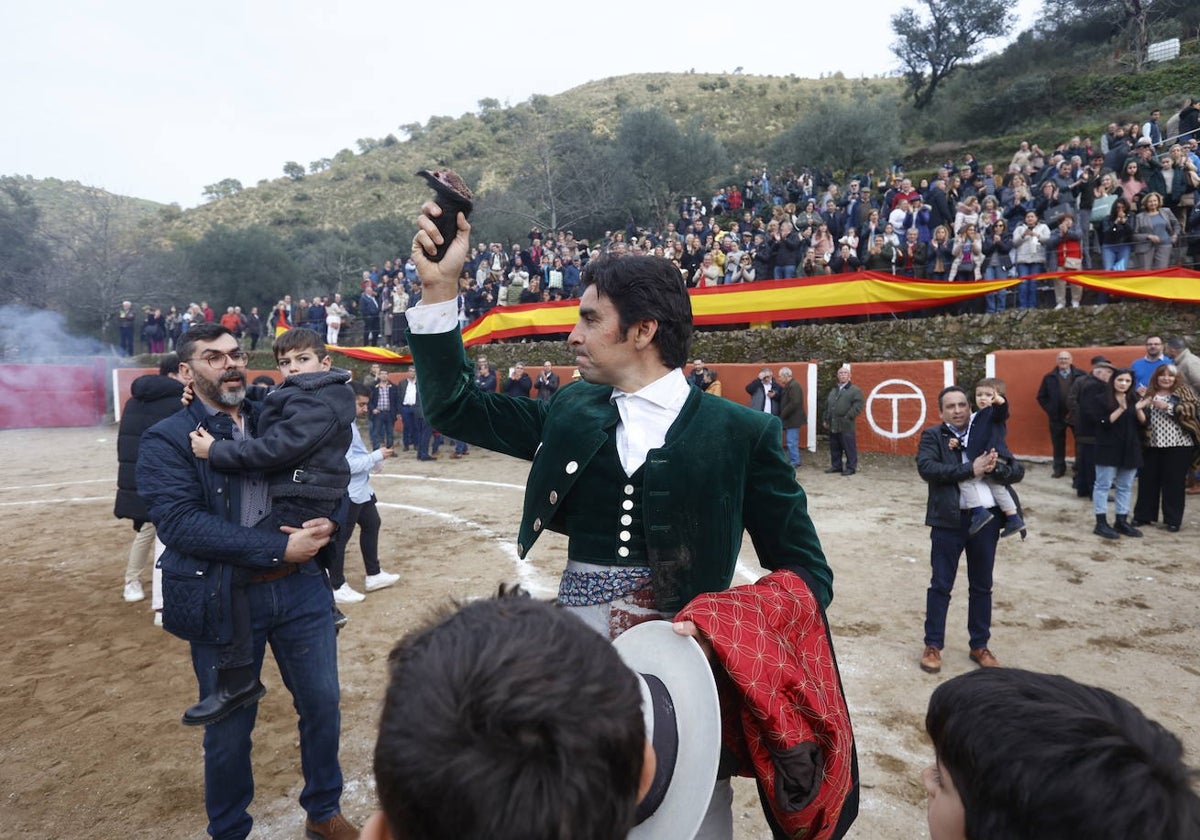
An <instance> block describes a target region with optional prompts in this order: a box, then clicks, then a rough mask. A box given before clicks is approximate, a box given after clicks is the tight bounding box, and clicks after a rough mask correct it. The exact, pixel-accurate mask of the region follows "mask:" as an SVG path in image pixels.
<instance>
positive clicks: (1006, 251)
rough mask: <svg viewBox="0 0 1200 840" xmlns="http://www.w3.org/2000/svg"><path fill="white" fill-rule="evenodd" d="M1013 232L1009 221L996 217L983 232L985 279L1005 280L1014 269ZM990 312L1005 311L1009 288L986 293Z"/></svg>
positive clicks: (985, 297)
mask: <svg viewBox="0 0 1200 840" xmlns="http://www.w3.org/2000/svg"><path fill="white" fill-rule="evenodd" d="M1012 249H1013V239H1012V234H1011V233H1009V232H1008V222H1006V221H1005V220H1004V219H996V221H995V222H994V223H993V224H992V226H991V227H990V228H988V229H987V230H985V231H984V233H983V279H984V280H1004V279H1006V278H1007V277H1008V275H1009V272H1010V271H1012V267H1013V263H1012ZM984 300H985V302H986V306H987V311H988V312H1003V311H1004V310H1005V308H1006V307H1007V306H1008V289H1000V290H999V291H995V292H988V293H987V294H986V295H984Z"/></svg>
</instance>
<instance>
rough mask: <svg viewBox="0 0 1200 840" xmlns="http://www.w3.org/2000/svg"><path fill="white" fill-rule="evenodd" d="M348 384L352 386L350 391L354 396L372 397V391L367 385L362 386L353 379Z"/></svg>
mask: <svg viewBox="0 0 1200 840" xmlns="http://www.w3.org/2000/svg"><path fill="white" fill-rule="evenodd" d="M347 384H348V385H349V386H350V390H351V391H353V392H354V396H356V397H369V396H371V389H370V388H368V387H367V386H366V385H364V384H362V383H361V382H359V381H358V380H357V379H351V380H350V381H349V382H348V383H347Z"/></svg>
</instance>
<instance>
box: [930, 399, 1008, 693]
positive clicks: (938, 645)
mask: <svg viewBox="0 0 1200 840" xmlns="http://www.w3.org/2000/svg"><path fill="white" fill-rule="evenodd" d="M938 410H939V411H940V412H941V416H942V422H941V423H939V424H938V425H936V426H931V427H930V428H928V429H926V430H925V431H923V432H922V433H921V442H920V443H919V444H918V446H917V472H918V473H920V475H921V478H922V479H924V480H925V482H926V484H927V485H928V489H929V497H928V502H927V504H926V508H925V524H926V525H928V526H929V540H930V553H929V560H930V565H931V567H932V570H933V573H932V576H931V578H930V581H929V589H928V591H927V592H926V595H925V650H924V652H923V653H922V654H921V660H920V662H921V670H923V671H925V672H927V673H930V674H936V673H937V672H938V671H940V670H941V669H942V648H943V647H944V646H945V643H946V611H947V610H948V609H949V607H950V592H951V590H952V589H953V588H954V578H955V576H956V574H957V572H958V563H959V558H961V557H962V554H963V552H964V551H965V552H966V554H967V582H968V588H967V632H968V633H969V634H970V658H971V661H972V662H975V663H976V664H978V665H980V666H981V667H984V668H992V667H996V666H998V665H999V664H1000V663H999V662H997V661H996V657H995V656H994V655H992V652H991V651H990V650H989V649H988V642H989V640H990V639H991V633H992V567H993V566H994V565H995V563H996V543H997V542H999V540H1000V523H1001V521H1002V520H1003V517H1002V516H1001V515H1000V510H999V508H995V510H994V511H993V513H994V516H993V518H992V520H991V521H990V522H989V523H988V524H987V525H985V526H984V527H983V528H982V529H980V530H979V531H978V532H977V533H976V534H975V535H974V536H972V535H971V534H970V527H971V509H970V508H969V507H964V504H965V502H964V501H963V499H962V498H961V495H960V492H959V488H958V485H959V482H961V481H964V480H966V479H969V478H971V477H972V476H974V477H976V478H978V477H980V476H983V475H984V474H987V473H990V474H991V475H992V476H993V477H994V478H996V479H997V480H1000V481H1006V477H1005V474H1006V472H1007V470H1008V465H1007V464H1006V463H1005V462H1003V461H999V460H997V457H998V456H997V452H996V450H995V449H990V450H987V451H985V452H983V453H982V454H981V455H979V456H978V457H977V458H975V459H974V460H967V455H966V449H967V446H968V442H969V440H970V434H971V404H970V402H969V401H968V400H967V392H966V391H964V390H963V389H962V388H960V387H959V386H957V385H951V386H949V387H947V388H944V389H943V390H942V392H941V393H940V394H938ZM981 487H982V488H983V490H984V492H987V493H988V495H989V496H990V491H988V490H987V485H986V484H982V485H981ZM984 501H985V504H984V506H985V507H989V508H990V507H994V505H992V504H986V502H987V500H986V499H985V500H984Z"/></svg>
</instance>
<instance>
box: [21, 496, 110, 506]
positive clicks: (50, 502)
mask: <svg viewBox="0 0 1200 840" xmlns="http://www.w3.org/2000/svg"><path fill="white" fill-rule="evenodd" d="M112 500H113V497H112V496H75V497H69V498H66V499H25V500H23V501H20V502H0V507H16V506H18V505H61V504H63V503H64V502H111V501H112Z"/></svg>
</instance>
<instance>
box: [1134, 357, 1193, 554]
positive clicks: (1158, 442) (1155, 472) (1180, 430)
mask: <svg viewBox="0 0 1200 840" xmlns="http://www.w3.org/2000/svg"><path fill="white" fill-rule="evenodd" d="M1145 396H1146V398H1147V399H1149V401H1150V404H1149V407H1148V411H1147V414H1148V422H1147V424H1146V426H1147V429H1146V436H1145V444H1146V446H1145V450H1144V452H1143V457H1144V459H1145V463H1144V464H1143V466H1142V471H1141V472H1140V473H1139V474H1138V495H1137V504H1136V505H1135V506H1134V508H1133V524H1134V526H1139V525H1148V524H1150V523H1151V522H1157V521H1158V511H1159V502H1160V500H1161V502H1162V519H1163V524H1164V525H1166V526H1167V530H1168V531H1172V532H1174V531H1178V530H1179V526H1180V524H1182V522H1183V506H1184V500H1185V499H1186V498H1187V496H1186V492H1185V490H1186V482H1187V478H1188V471H1189V468H1190V467H1191V464H1192V454H1193V452H1194V451H1195V449H1196V441H1197V440H1200V421H1198V420H1197V416H1196V413H1197V409H1200V403H1198V402H1197V398H1196V393H1195V392H1194V391H1193V390H1192V389H1191V388H1189V387H1188V386H1187V383H1185V382H1183V381H1182V378H1181V377H1180V376H1179V370H1178V368H1176V367H1175V365H1171V364H1163V365H1159V366H1158V368H1157V369H1156V370H1155V371H1154V375H1153V376H1152V377H1151V379H1150V387H1149V388H1148V389H1147V390H1146V395H1145Z"/></svg>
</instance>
